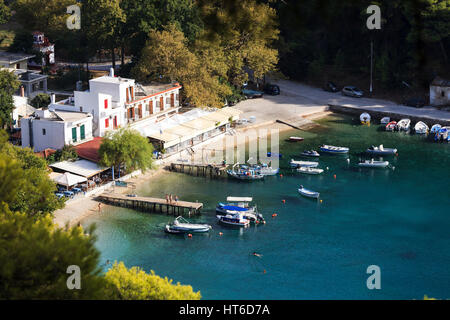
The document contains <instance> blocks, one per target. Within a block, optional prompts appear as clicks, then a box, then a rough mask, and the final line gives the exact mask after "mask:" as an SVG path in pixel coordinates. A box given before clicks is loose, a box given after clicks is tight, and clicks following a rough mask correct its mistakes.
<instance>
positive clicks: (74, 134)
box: [72, 127, 77, 142]
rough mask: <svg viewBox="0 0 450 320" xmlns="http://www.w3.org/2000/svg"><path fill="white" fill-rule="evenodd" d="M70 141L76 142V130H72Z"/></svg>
mask: <svg viewBox="0 0 450 320" xmlns="http://www.w3.org/2000/svg"><path fill="white" fill-rule="evenodd" d="M72 141H73V142H77V128H76V127H75V128H72Z"/></svg>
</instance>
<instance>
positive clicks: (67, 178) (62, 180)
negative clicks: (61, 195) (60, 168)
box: [52, 172, 87, 187]
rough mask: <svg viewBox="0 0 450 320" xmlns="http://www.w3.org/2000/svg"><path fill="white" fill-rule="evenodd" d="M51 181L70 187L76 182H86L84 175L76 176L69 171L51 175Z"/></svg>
mask: <svg viewBox="0 0 450 320" xmlns="http://www.w3.org/2000/svg"><path fill="white" fill-rule="evenodd" d="M52 179H53V181H55V182H56V183H57V184H60V185H62V186H66V187H70V186H73V185H76V184H78V183H82V182H86V181H87V179H86V178H85V177H81V176H77V175H76V174H72V173H69V172H65V173H63V174H61V175H59V176H55V177H52Z"/></svg>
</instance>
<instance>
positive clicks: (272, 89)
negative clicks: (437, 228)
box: [264, 83, 280, 96]
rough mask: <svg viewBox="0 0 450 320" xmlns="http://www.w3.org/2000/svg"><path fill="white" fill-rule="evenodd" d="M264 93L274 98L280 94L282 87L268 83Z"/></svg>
mask: <svg viewBox="0 0 450 320" xmlns="http://www.w3.org/2000/svg"><path fill="white" fill-rule="evenodd" d="M264 92H265V93H267V94H270V95H272V96H276V95H278V94H280V87H279V86H278V85H276V84H271V83H268V84H266V85H265V86H264Z"/></svg>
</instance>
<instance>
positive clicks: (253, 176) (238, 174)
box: [227, 163, 264, 181]
mask: <svg viewBox="0 0 450 320" xmlns="http://www.w3.org/2000/svg"><path fill="white" fill-rule="evenodd" d="M236 166H239V164H238V163H236V164H235V165H234V166H233V169H232V170H230V169H228V170H227V174H228V176H230V177H232V178H235V179H238V180H245V181H253V180H261V179H264V175H263V174H261V173H260V172H258V171H256V170H255V169H254V168H251V167H248V166H242V167H238V169H237V170H235V167H236Z"/></svg>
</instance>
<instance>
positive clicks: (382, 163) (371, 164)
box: [358, 159, 389, 168]
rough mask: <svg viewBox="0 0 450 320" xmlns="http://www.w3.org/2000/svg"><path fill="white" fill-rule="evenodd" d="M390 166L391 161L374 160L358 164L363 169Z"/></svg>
mask: <svg viewBox="0 0 450 320" xmlns="http://www.w3.org/2000/svg"><path fill="white" fill-rule="evenodd" d="M388 165H389V161H376V160H373V159H372V160H365V161H363V162H360V163H358V166H359V167H362V168H386V167H387V166H388Z"/></svg>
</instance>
